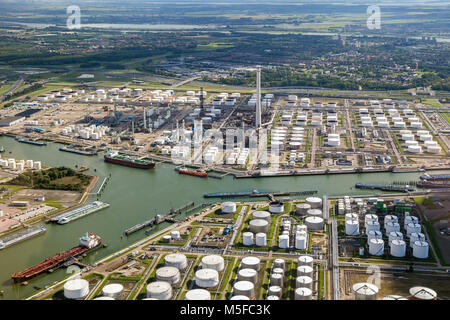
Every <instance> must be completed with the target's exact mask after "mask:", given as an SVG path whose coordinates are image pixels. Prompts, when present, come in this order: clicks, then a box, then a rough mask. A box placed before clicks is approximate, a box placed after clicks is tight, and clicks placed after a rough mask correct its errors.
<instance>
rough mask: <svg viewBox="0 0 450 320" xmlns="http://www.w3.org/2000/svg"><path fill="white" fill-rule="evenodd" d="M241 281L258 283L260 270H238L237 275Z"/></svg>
mask: <svg viewBox="0 0 450 320" xmlns="http://www.w3.org/2000/svg"><path fill="white" fill-rule="evenodd" d="M237 278H238V280H239V281H250V282H251V283H253V284H256V282H257V281H258V272H257V271H256V270H254V269H249V268H246V269H241V270H239V272H238V276H237Z"/></svg>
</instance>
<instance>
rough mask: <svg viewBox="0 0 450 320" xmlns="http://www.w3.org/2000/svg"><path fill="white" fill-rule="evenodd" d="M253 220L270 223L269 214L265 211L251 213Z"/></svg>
mask: <svg viewBox="0 0 450 320" xmlns="http://www.w3.org/2000/svg"><path fill="white" fill-rule="evenodd" d="M253 219H258V220H266V221H268V222H270V219H271V218H270V212H267V211H255V212H253Z"/></svg>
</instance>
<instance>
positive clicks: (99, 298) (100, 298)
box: [92, 297, 145, 300]
mask: <svg viewBox="0 0 450 320" xmlns="http://www.w3.org/2000/svg"><path fill="white" fill-rule="evenodd" d="M92 300H116V299H114V298H111V297H97V298H95V299H92ZM142 300H145V299H142Z"/></svg>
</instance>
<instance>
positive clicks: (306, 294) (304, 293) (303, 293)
mask: <svg viewBox="0 0 450 320" xmlns="http://www.w3.org/2000/svg"><path fill="white" fill-rule="evenodd" d="M295 300H312V290H311V289H309V288H297V289H295Z"/></svg>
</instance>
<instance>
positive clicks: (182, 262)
mask: <svg viewBox="0 0 450 320" xmlns="http://www.w3.org/2000/svg"><path fill="white" fill-rule="evenodd" d="M164 265H165V266H167V267H175V268H178V269H179V270H184V269H185V268H186V267H187V258H186V256H185V255H184V254H181V253H171V254H168V255H167V256H165V257H164Z"/></svg>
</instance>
